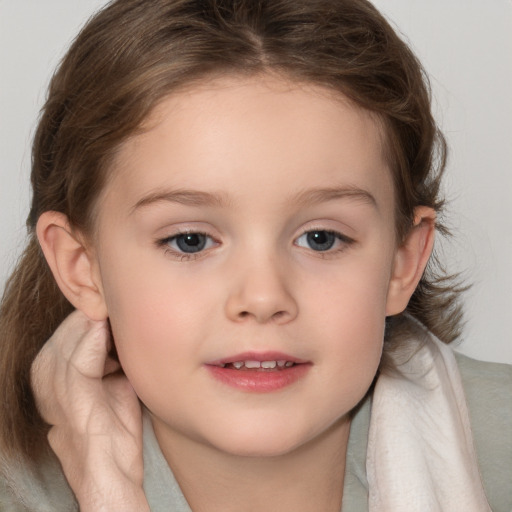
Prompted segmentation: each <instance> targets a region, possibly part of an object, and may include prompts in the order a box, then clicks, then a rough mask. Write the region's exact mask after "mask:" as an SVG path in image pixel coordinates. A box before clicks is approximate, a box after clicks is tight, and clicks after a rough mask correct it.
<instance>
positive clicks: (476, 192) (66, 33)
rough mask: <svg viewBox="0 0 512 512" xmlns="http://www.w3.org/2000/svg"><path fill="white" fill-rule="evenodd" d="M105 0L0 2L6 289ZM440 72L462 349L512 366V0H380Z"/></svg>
mask: <svg viewBox="0 0 512 512" xmlns="http://www.w3.org/2000/svg"><path fill="white" fill-rule="evenodd" d="M105 3H106V2H105V1H104V0H43V1H42V0H0V288H2V287H3V283H4V282H5V279H6V278H7V275H8V274H9V271H10V269H11V268H12V265H13V264H14V262H15V260H16V258H17V256H18V254H19V252H20V250H21V247H22V246H23V239H24V235H25V229H24V220H25V217H26V215H27V212H28V203H29V187H28V177H29V167H30V142H31V139H32V136H33V132H34V126H35V120H36V118H37V115H38V110H39V108H40V107H41V105H42V103H43V100H44V96H45V88H46V85H47V83H48V80H49V77H50V74H51V72H52V70H53V69H54V68H55V66H56V64H57V62H58V61H59V59H60V57H61V56H62V55H63V52H64V51H65V48H66V46H67V45H68V44H69V42H70V41H71V40H72V38H73V37H74V35H75V34H76V32H77V30H78V28H79V27H80V26H81V25H82V23H83V22H84V21H85V20H86V19H87V18H88V17H89V16H90V14H91V13H92V12H93V11H94V10H95V9H97V8H98V7H100V6H102V5H104V4H105ZM375 4H376V5H377V7H378V8H380V9H381V10H382V11H383V12H384V13H385V14H386V15H387V16H388V17H389V19H390V20H391V21H392V23H393V24H394V25H395V26H398V27H399V29H400V31H401V32H402V34H403V35H404V37H405V38H406V39H407V40H408V41H409V42H410V44H411V45H412V46H413V48H414V49H415V51H416V53H417V54H418V56H419V57H420V59H421V60H422V61H423V63H424V65H425V67H426V69H427V71H428V72H429V74H430V75H431V79H432V85H433V90H434V97H435V107H434V108H435V112H436V116H437V119H438V121H439V123H440V124H441V126H442V128H443V130H444V132H445V134H446V136H447V138H448V142H449V144H450V148H451V153H450V155H451V156H450V162H449V166H448V173H447V179H446V192H447V196H448V198H449V199H450V202H449V219H450V224H451V226H452V228H453V230H454V233H455V238H454V240H453V241H451V242H450V243H449V244H443V250H444V252H445V256H446V260H447V262H448V264H449V267H450V268H451V269H452V270H462V271H465V275H466V276H467V279H468V280H469V281H470V282H472V283H473V288H472V290H471V291H470V292H469V293H468V294H467V301H466V303H467V308H466V309H467V325H466V329H465V335H464V341H463V343H462V345H461V346H460V347H459V350H460V351H462V352H464V353H466V354H468V355H471V356H473V357H477V358H480V359H485V360H490V361H498V362H508V363H512V336H511V335H510V328H509V325H508V321H509V319H510V317H511V315H512V272H511V264H512V201H511V198H512V138H511V137H512V92H511V91H512V1H511V0H429V1H426V0H376V1H375Z"/></svg>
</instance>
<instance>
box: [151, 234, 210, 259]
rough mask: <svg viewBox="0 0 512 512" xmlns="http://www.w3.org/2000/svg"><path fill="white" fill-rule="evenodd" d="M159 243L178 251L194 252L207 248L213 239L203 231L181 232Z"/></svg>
mask: <svg viewBox="0 0 512 512" xmlns="http://www.w3.org/2000/svg"><path fill="white" fill-rule="evenodd" d="M161 244H162V245H167V246H168V247H169V248H170V249H172V250H173V251H176V252H178V253H184V254H194V253H197V252H201V251H204V250H205V249H209V248H210V247H212V246H213V245H214V241H213V240H212V238H211V237H209V236H208V235H206V234H204V233H181V234H179V235H175V236H171V237H169V238H166V239H164V240H162V241H161Z"/></svg>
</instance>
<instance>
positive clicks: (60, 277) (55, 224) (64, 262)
mask: <svg viewBox="0 0 512 512" xmlns="http://www.w3.org/2000/svg"><path fill="white" fill-rule="evenodd" d="M36 233H37V238H38V240H39V244H40V245H41V249H42V251H43V253H44V256H45V258H46V261H47V262H48V265H49V266H50V269H51V271H52V273H53V276H54V278H55V281H56V282H57V285H58V286H59V288H60V290H61V291H62V293H63V294H64V295H65V297H66V298H67V299H68V300H69V302H71V304H73V306H74V307H75V308H76V309H78V310H80V311H82V312H83V313H85V314H86V315H87V316H88V317H89V318H91V319H92V320H104V319H106V318H107V316H108V315H107V308H106V305H105V301H104V297H103V290H102V289H101V279H100V276H99V275H98V272H97V271H96V270H95V269H96V266H95V264H94V263H95V262H94V261H93V260H92V256H91V255H90V254H89V253H88V251H87V249H86V247H85V245H84V243H83V241H82V240H80V237H78V236H77V235H76V234H75V233H73V230H72V229H71V227H70V225H69V222H68V220H67V217H66V216H65V215H64V214H63V213H60V212H53V211H49V212H44V213H43V214H42V215H41V216H40V217H39V220H38V222H37V227H36Z"/></svg>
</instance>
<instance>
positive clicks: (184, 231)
mask: <svg viewBox="0 0 512 512" xmlns="http://www.w3.org/2000/svg"><path fill="white" fill-rule="evenodd" d="M191 234H193V235H201V236H204V237H206V238H208V239H209V240H210V241H212V242H213V244H212V246H210V247H206V248H203V249H201V250H200V251H198V252H191V253H187V252H182V251H180V250H179V249H176V248H173V247H171V246H170V245H169V243H170V242H171V241H173V240H175V239H177V238H178V237H180V236H182V235H191ZM155 243H156V245H157V246H158V247H160V248H163V249H164V252H165V254H167V255H170V256H172V257H173V258H175V259H178V260H180V261H188V260H194V259H198V258H200V257H202V256H203V255H205V254H207V253H208V252H209V249H211V248H212V247H215V246H216V245H219V244H220V242H219V241H218V240H217V239H216V237H214V236H213V235H211V234H209V233H207V232H206V231H205V230H202V229H197V228H192V227H185V228H177V229H176V231H175V232H174V233H172V234H169V235H168V236H163V237H158V238H156V239H155Z"/></svg>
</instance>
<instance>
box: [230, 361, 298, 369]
mask: <svg viewBox="0 0 512 512" xmlns="http://www.w3.org/2000/svg"><path fill="white" fill-rule="evenodd" d="M231 364H232V365H233V367H234V368H235V369H236V370H240V369H241V368H242V367H244V366H245V367H246V368H247V369H248V370H256V369H258V368H264V369H266V370H273V369H274V368H276V367H279V368H290V367H291V366H293V365H294V363H293V362H292V361H285V360H280V361H261V362H260V361H253V360H250V361H235V362H233V363H231ZM225 366H226V364H223V365H222V367H225Z"/></svg>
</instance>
